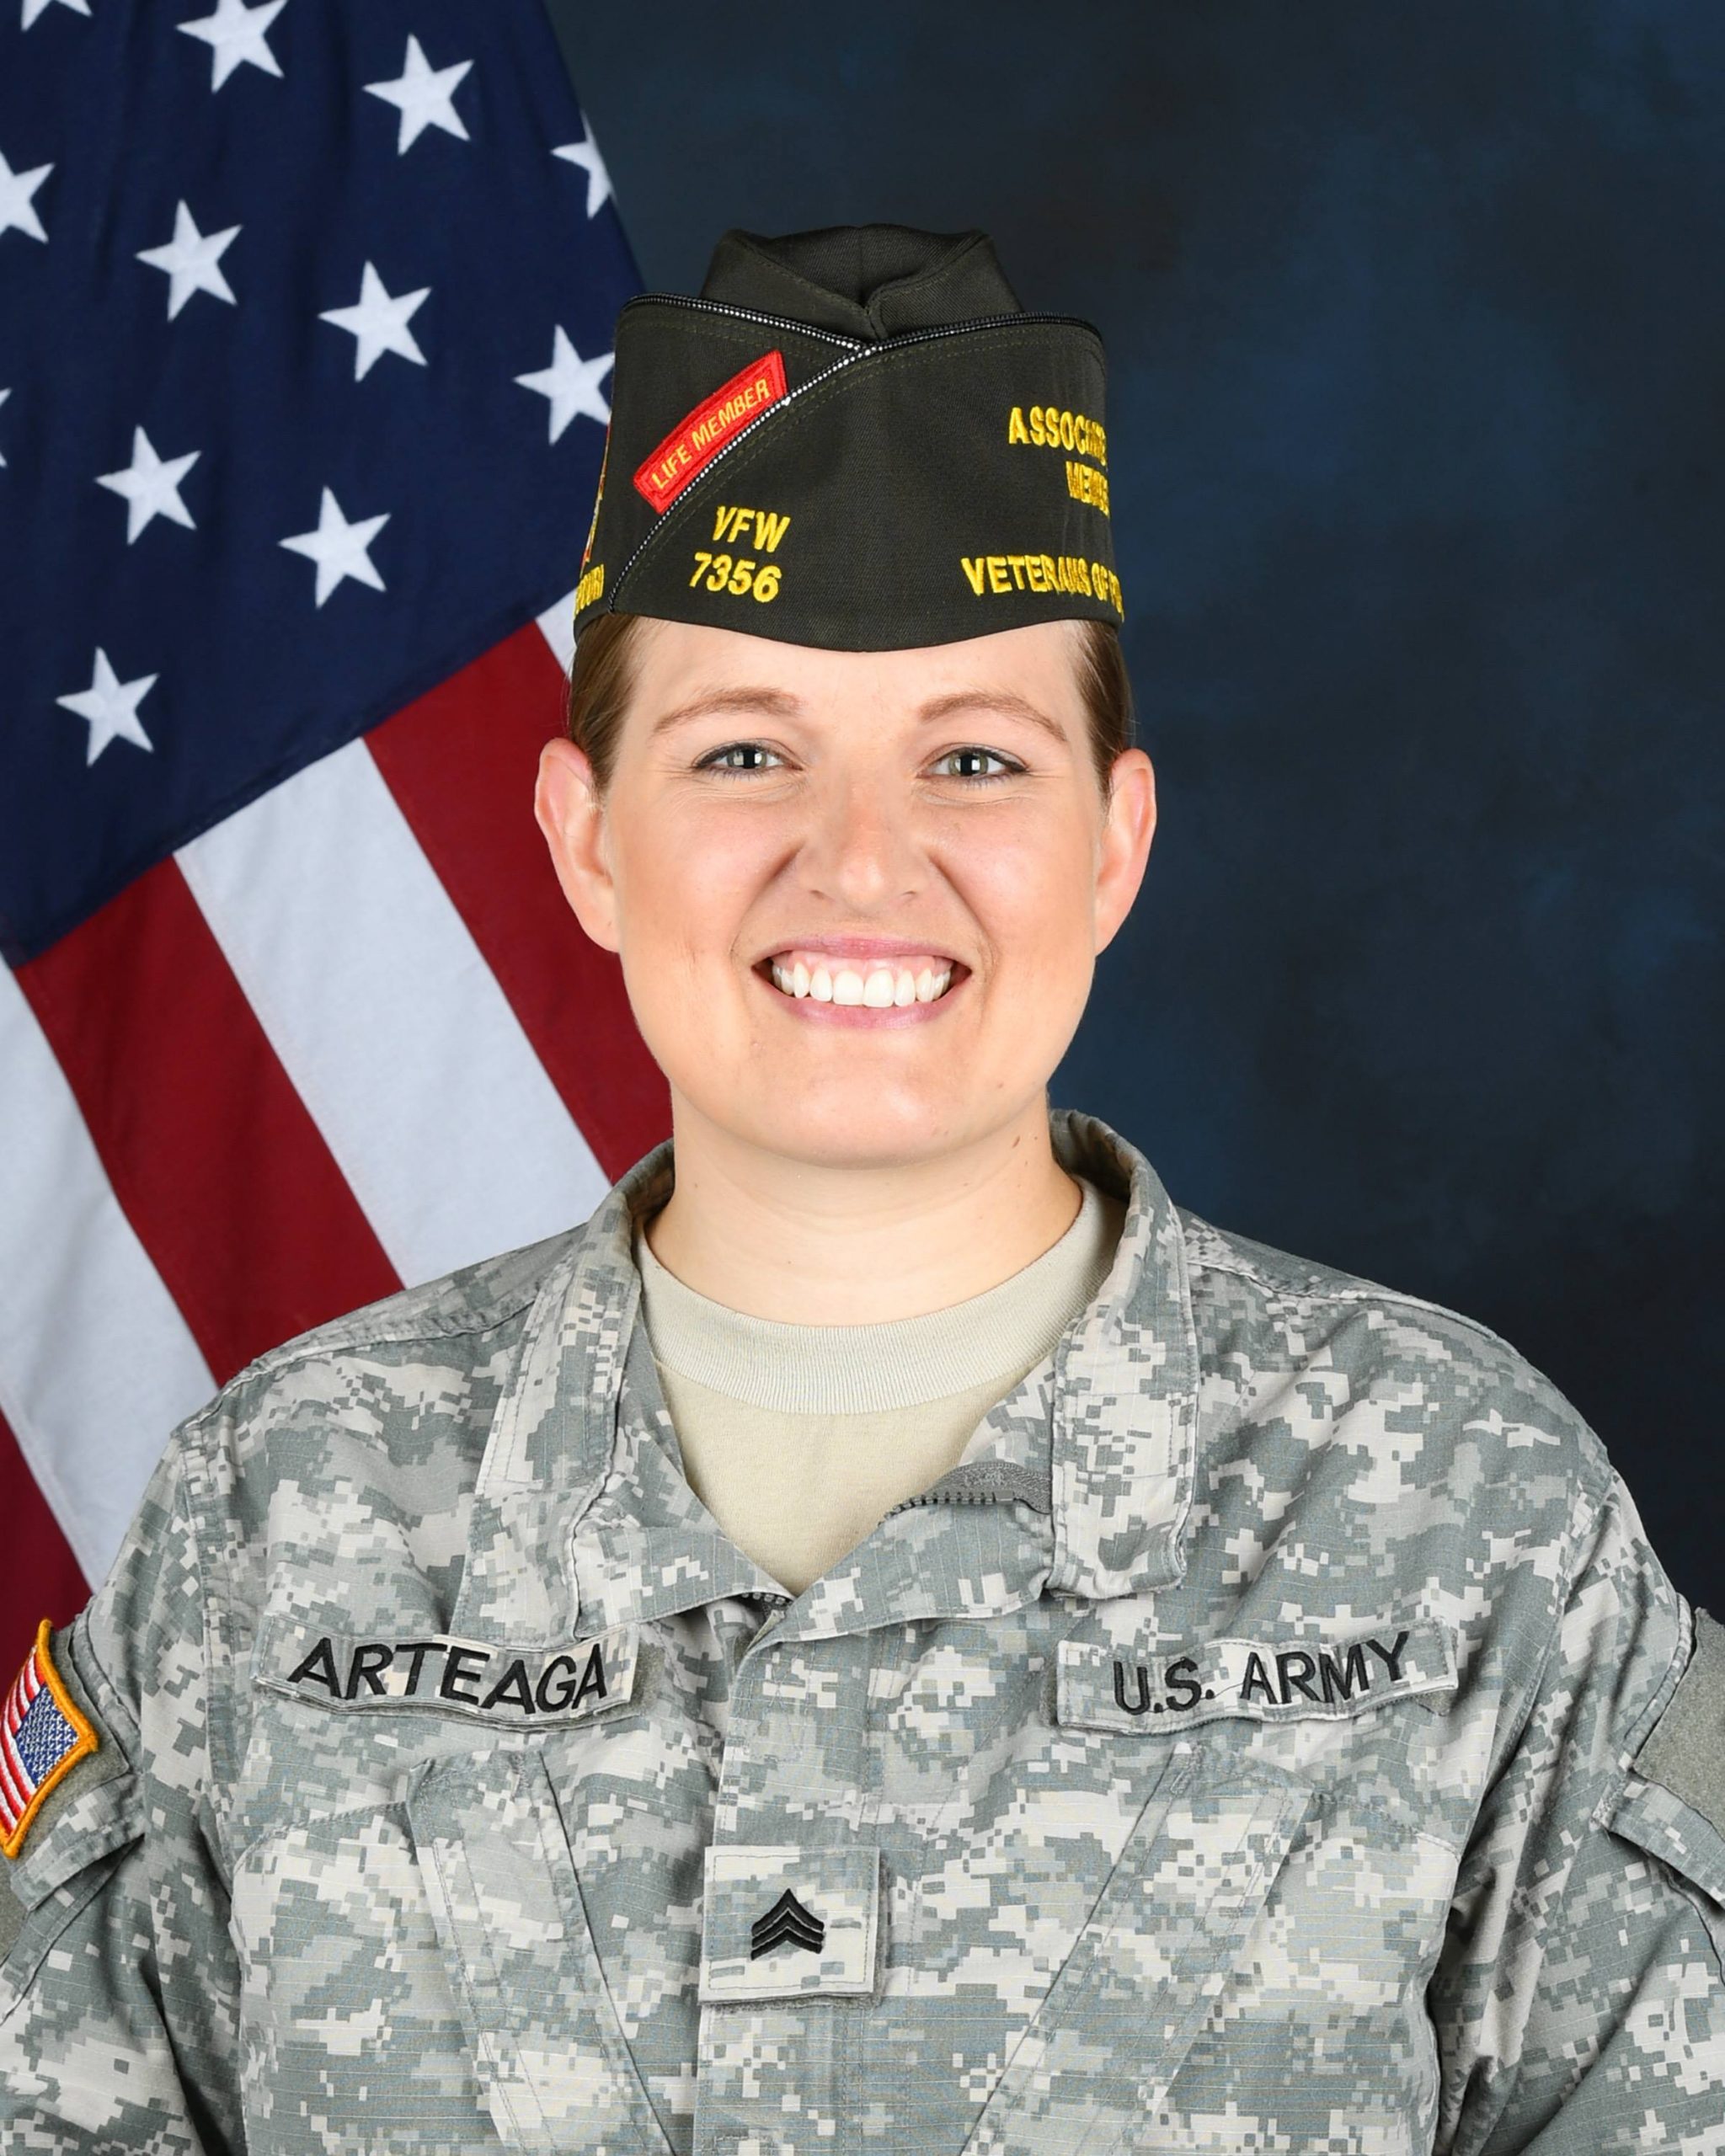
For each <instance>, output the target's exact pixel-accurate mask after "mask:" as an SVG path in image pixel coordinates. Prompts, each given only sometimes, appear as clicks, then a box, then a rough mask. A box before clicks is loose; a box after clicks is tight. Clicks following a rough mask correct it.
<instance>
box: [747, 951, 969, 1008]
mask: <svg viewBox="0 0 1725 2156" xmlns="http://www.w3.org/2000/svg"><path fill="white" fill-rule="evenodd" d="M952 978H953V969H952V968H951V967H950V966H949V965H948V966H942V967H941V968H939V969H935V968H934V967H932V966H924V967H923V969H922V970H921V972H920V973H917V974H912V973H911V969H910V968H909V967H908V966H899V967H894V966H890V965H875V966H871V967H869V968H868V971H867V973H866V974H863V973H858V972H857V970H856V969H855V968H854V967H852V966H841V967H839V968H837V969H836V970H834V969H829V968H827V967H826V966H824V965H821V964H820V963H816V964H815V965H814V966H812V967H810V966H809V965H806V964H804V962H803V960H802V959H800V958H798V960H797V961H796V962H795V963H794V964H793V965H790V966H785V965H782V964H781V963H780V962H779V961H778V960H777V958H775V959H774V960H773V961H772V982H773V986H774V987H775V988H777V990H779V991H780V992H781V994H782V995H790V996H795V997H798V998H801V997H805V996H811V997H813V999H814V1001H815V1002H817V1003H846V1004H865V1005H867V1006H869V1007H870V1008H871V1009H873V1010H877V1011H884V1010H888V1009H889V1008H892V1007H893V1006H903V1005H905V1004H909V1003H932V1002H934V1001H937V999H938V998H939V997H940V996H942V995H944V994H945V993H946V990H947V989H948V987H949V986H950V985H951V984H952Z"/></svg>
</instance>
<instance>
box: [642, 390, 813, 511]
mask: <svg viewBox="0 0 1725 2156" xmlns="http://www.w3.org/2000/svg"><path fill="white" fill-rule="evenodd" d="M784 393H785V362H784V355H783V354H782V352H765V353H763V354H762V355H761V357H760V358H759V359H758V360H751V361H750V364H749V365H748V366H745V367H744V368H743V369H742V370H741V371H740V372H739V373H737V374H734V375H733V376H731V378H730V380H729V382H722V383H721V384H720V385H719V387H718V388H717V389H715V390H714V391H713V394H712V396H711V397H709V398H707V400H706V401H705V403H701V404H697V406H696V407H695V408H694V410H693V411H692V412H691V413H690V414H689V415H688V417H687V418H686V419H680V420H678V422H677V424H676V426H674V427H673V428H672V429H671V430H670V433H669V434H668V435H666V436H665V440H663V441H662V442H660V445H659V446H658V448H657V449H655V450H654V452H653V454H652V456H649V458H647V460H646V462H644V464H643V465H642V466H641V467H640V469H639V470H638V472H636V474H635V486H636V489H637V491H638V493H640V494H644V496H645V497H646V499H648V500H649V502H651V503H652V504H653V506H654V509H655V510H661V511H662V510H668V509H669V508H670V505H671V504H672V503H673V502H674V501H675V500H676V498H677V496H678V495H679V494H681V492H682V491H683V489H684V488H685V487H686V486H687V485H688V484H689V482H690V481H691V480H692V479H695V478H699V476H700V475H701V473H702V472H704V471H705V470H706V468H707V467H708V465H709V464H710V463H712V462H713V458H714V457H715V456H718V452H719V451H720V450H722V449H723V448H724V446H725V444H726V443H727V442H729V441H734V440H735V439H736V437H737V436H738V435H740V434H741V432H742V431H743V430H744V428H745V427H746V426H747V425H748V424H749V422H750V420H751V419H757V418H758V417H759V416H760V414H761V413H762V412H764V411H765V410H766V408H767V406H768V405H769V404H776V403H777V402H778V400H779V398H781V397H782V396H783V395H784Z"/></svg>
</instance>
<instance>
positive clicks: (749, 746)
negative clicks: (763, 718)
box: [695, 741, 778, 778]
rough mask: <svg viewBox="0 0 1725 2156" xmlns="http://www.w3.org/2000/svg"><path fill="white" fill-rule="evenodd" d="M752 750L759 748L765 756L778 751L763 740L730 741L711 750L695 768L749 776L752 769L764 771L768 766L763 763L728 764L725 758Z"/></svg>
mask: <svg viewBox="0 0 1725 2156" xmlns="http://www.w3.org/2000/svg"><path fill="white" fill-rule="evenodd" d="M750 750H757V751H758V752H759V753H760V754H761V755H763V756H772V755H777V753H778V752H777V750H775V749H769V748H768V747H767V746H766V744H765V743H764V742H761V741H729V742H727V743H726V744H725V745H724V748H723V749H713V750H709V751H708V754H707V755H704V756H702V759H701V760H700V761H699V762H698V763H697V765H696V766H695V768H696V770H697V771H724V772H725V773H727V774H728V775H729V776H733V777H736V778H747V776H749V774H750V771H764V770H765V769H766V766H765V765H763V764H728V763H726V762H725V761H724V759H725V758H726V757H727V756H740V755H747V754H748V753H749V751H750Z"/></svg>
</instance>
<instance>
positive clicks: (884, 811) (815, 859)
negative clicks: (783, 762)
mask: <svg viewBox="0 0 1725 2156" xmlns="http://www.w3.org/2000/svg"><path fill="white" fill-rule="evenodd" d="M798 867H799V868H800V870H801V872H802V876H803V880H804V885H805V887H806V888H807V889H808V890H809V892H810V893H811V894H814V895H817V896H820V897H823V898H826V899H830V900H831V901H832V903H833V904H834V905H835V906H836V907H838V908H840V909H841V910H852V911H856V912H858V913H862V912H867V911H869V910H873V909H877V908H879V907H880V906H881V905H885V904H889V903H891V902H893V901H895V900H896V899H900V898H910V897H911V896H913V895H914V894H916V892H918V891H919V890H921V889H922V887H923V885H924V883H926V882H927V877H928V873H929V868H928V861H927V854H926V852H925V851H924V849H923V846H922V844H921V841H920V839H919V837H918V835H917V832H916V814H915V807H914V804H913V803H912V802H911V799H910V798H909V796H908V794H907V792H906V791H905V787H904V785H903V783H902V781H901V780H900V779H899V778H897V777H896V776H895V774H893V773H892V772H891V771H889V770H886V769H882V770H879V771H849V772H846V773H845V774H843V775H842V776H840V775H838V774H834V775H833V776H832V777H831V779H830V782H828V783H827V784H825V785H823V786H821V787H820V788H818V789H817V793H816V798H815V801H814V808H813V811H812V814H811V816H810V819H809V825H808V828H807V830H806V832H805V834H804V841H803V844H802V846H801V849H800V851H799V855H798Z"/></svg>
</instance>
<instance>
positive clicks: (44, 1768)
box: [0, 1618, 99, 1856]
mask: <svg viewBox="0 0 1725 2156" xmlns="http://www.w3.org/2000/svg"><path fill="white" fill-rule="evenodd" d="M53 1629H54V1628H53V1626H52V1625H51V1624H50V1622H49V1620H47V1619H46V1618H44V1619H43V1620H42V1621H41V1624H40V1625H39V1626H38V1627H37V1630H36V1643H35V1646H33V1647H32V1648H31V1649H30V1652H29V1657H28V1659H27V1660H26V1661H25V1662H24V1668H22V1669H20V1670H19V1673H18V1678H17V1681H16V1682H15V1683H14V1684H13V1687H12V1689H11V1690H10V1691H9V1692H8V1694H7V1695H6V1705H5V1707H4V1709H3V1710H0V1849H3V1850H4V1851H5V1853H6V1854H7V1855H8V1856H17V1855H18V1854H19V1852H20V1851H21V1850H22V1849H23V1848H24V1836H25V1835H26V1834H28V1833H29V1830H30V1828H31V1826H32V1824H33V1823H34V1822H35V1817H36V1814H37V1813H38V1812H40V1810H41V1808H42V1806H43V1804H44V1802H45V1801H46V1799H47V1797H48V1796H49V1794H50V1792H51V1790H55V1789H56V1788H57V1787H58V1786H59V1785H60V1784H61V1782H62V1781H64V1780H65V1779H66V1777H67V1775H68V1774H70V1773H71V1772H72V1769H73V1768H74V1767H75V1766H76V1765H77V1763H78V1761H79V1760H80V1759H83V1758H88V1756H89V1754H90V1753H92V1752H93V1751H95V1750H96V1749H97V1748H98V1746H99V1739H98V1737H97V1735H96V1732H95V1731H94V1730H93V1729H92V1728H91V1726H90V1725H89V1723H88V1721H87V1720H86V1719H85V1717H84V1716H83V1714H81V1713H80V1712H79V1710H78V1707H77V1702H76V1701H75V1700H73V1698H72V1694H70V1693H69V1692H68V1691H67V1689H66V1683H65V1680H64V1678H62V1677H61V1674H60V1672H59V1671H58V1670H57V1669H56V1668H55V1667H54V1657H53V1654H52V1652H51V1648H50V1641H51V1639H52V1636H53Z"/></svg>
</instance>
